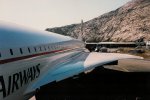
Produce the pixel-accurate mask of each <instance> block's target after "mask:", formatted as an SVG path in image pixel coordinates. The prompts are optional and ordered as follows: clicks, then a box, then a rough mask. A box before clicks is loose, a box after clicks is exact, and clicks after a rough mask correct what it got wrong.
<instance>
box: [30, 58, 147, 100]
mask: <svg viewBox="0 0 150 100" xmlns="http://www.w3.org/2000/svg"><path fill="white" fill-rule="evenodd" d="M113 67H114V68H113ZM112 69H115V70H112ZM116 69H117V70H116ZM118 70H119V71H118ZM36 96H37V97H39V99H37V100H81V99H84V100H150V60H149V59H147V60H135V59H126V60H119V62H118V65H111V67H110V66H105V67H102V66H99V67H98V68H96V69H95V70H94V71H92V72H91V73H89V74H84V73H82V74H80V75H79V76H76V78H69V79H66V80H63V81H60V82H58V83H52V84H48V85H46V86H43V87H41V91H40V92H39V93H37V94H36ZM30 100H35V97H33V98H32V99H30Z"/></svg>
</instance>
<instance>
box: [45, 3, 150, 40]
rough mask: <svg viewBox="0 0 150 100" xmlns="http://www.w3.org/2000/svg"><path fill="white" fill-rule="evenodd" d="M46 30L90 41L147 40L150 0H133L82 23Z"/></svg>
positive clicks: (149, 25)
mask: <svg viewBox="0 0 150 100" xmlns="http://www.w3.org/2000/svg"><path fill="white" fill-rule="evenodd" d="M81 27H82V28H81ZM46 30H47V31H51V32H56V33H59V34H64V35H69V36H72V37H74V38H79V36H82V39H83V40H84V41H88V42H100V41H135V40H137V39H140V38H144V40H145V41H147V40H150V0H132V1H130V2H128V3H127V4H125V5H123V6H122V7H120V8H118V9H116V10H114V11H111V12H108V13H105V14H103V15H101V16H99V17H97V18H94V19H92V20H90V21H87V22H85V23H83V24H82V25H81V24H72V25H67V26H63V27H56V28H47V29H46ZM81 30H83V31H81ZM79 34H80V35H79Z"/></svg>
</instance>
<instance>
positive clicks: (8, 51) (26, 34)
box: [0, 24, 85, 100]
mask: <svg viewBox="0 0 150 100" xmlns="http://www.w3.org/2000/svg"><path fill="white" fill-rule="evenodd" d="M18 28H19V27H17V28H16V27H14V26H11V25H3V24H2V25H0V85H1V87H0V100H1V99H7V100H9V99H11V98H14V100H18V99H25V98H29V97H28V95H27V97H25V96H22V95H24V94H26V93H25V91H26V89H27V87H28V86H29V85H31V84H32V83H34V82H35V81H36V80H37V79H38V78H39V77H40V76H41V74H44V72H45V68H43V67H46V66H48V67H49V69H54V68H53V66H56V65H57V64H60V63H66V62H67V61H68V62H69V59H70V57H72V59H73V56H74V55H77V54H78V53H81V52H83V51H84V50H85V48H84V43H82V42H80V41H78V40H75V39H72V38H70V37H67V36H61V35H58V34H54V33H48V32H38V31H30V30H29V31H26V30H24V29H22V28H20V29H18ZM46 70H47V68H46ZM51 81H54V80H53V79H52V80H51ZM32 92H33V91H32ZM15 98H16V99H15Z"/></svg>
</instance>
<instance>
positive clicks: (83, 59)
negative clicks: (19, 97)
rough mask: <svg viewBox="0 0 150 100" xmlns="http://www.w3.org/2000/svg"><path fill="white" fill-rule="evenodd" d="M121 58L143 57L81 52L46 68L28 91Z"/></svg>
mask: <svg viewBox="0 0 150 100" xmlns="http://www.w3.org/2000/svg"><path fill="white" fill-rule="evenodd" d="M120 59H143V58H142V57H138V56H133V55H128V54H118V53H97V52H92V53H85V52H84V53H81V54H79V55H76V56H73V57H72V58H71V60H70V59H69V60H68V59H63V63H61V64H58V65H55V66H54V69H45V70H44V72H45V74H44V75H42V76H41V77H39V79H38V80H37V81H36V82H35V83H34V84H33V85H31V86H30V87H28V89H27V90H26V93H30V92H31V91H33V90H35V89H37V88H39V87H40V86H42V85H45V84H48V83H50V82H58V81H61V80H64V79H66V78H69V77H73V76H74V75H78V74H80V73H83V72H88V71H90V70H93V69H94V68H96V67H102V66H103V65H105V64H107V63H110V62H113V61H117V60H120Z"/></svg>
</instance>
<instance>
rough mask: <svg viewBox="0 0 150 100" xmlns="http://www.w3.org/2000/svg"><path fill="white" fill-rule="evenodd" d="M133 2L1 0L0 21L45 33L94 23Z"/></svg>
mask: <svg viewBox="0 0 150 100" xmlns="http://www.w3.org/2000/svg"><path fill="white" fill-rule="evenodd" d="M128 1H131V0H0V20H2V21H6V22H12V23H16V24H19V25H24V26H27V27H31V28H34V29H39V30H45V29H46V28H50V27H59V26H65V25H69V24H74V23H80V22H81V19H83V21H84V22H85V21H88V20H91V19H93V18H95V17H98V16H100V15H102V14H104V13H106V12H109V11H112V10H115V9H117V8H118V7H120V6H122V5H124V4H125V3H127V2H128Z"/></svg>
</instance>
